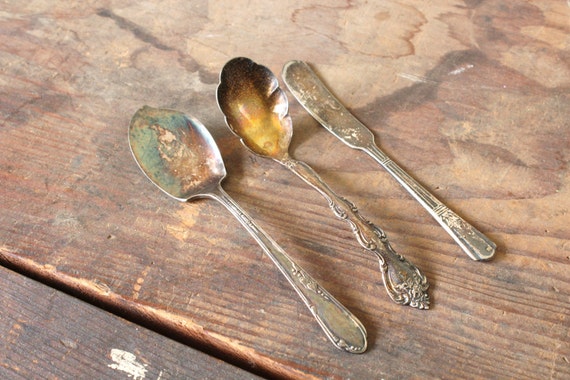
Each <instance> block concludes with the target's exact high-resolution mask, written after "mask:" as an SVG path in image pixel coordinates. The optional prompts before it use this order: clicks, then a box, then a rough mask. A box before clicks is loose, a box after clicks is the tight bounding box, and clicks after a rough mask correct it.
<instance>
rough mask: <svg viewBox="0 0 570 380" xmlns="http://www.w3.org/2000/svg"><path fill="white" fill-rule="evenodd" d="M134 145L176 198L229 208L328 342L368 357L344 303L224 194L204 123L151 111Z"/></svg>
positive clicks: (138, 126) (137, 127)
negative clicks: (200, 199)
mask: <svg viewBox="0 0 570 380" xmlns="http://www.w3.org/2000/svg"><path fill="white" fill-rule="evenodd" d="M129 143H130V146H131V151H132V152H133V155H134V157H135V160H136V162H137V163H138V165H139V166H140V168H141V169H142V171H143V172H144V173H145V174H146V176H147V177H148V178H149V179H150V180H151V181H152V182H153V183H154V184H155V185H156V186H158V187H159V188H160V189H161V190H162V191H164V192H165V193H166V194H168V195H170V196H171V197H173V198H175V199H177V200H179V201H182V202H186V201H189V200H192V199H196V198H210V199H214V200H216V201H218V202H220V203H221V204H223V205H224V206H225V207H226V208H227V209H228V210H229V211H230V212H231V213H232V215H234V216H235V217H236V218H237V219H238V220H239V221H240V223H241V224H242V225H243V226H244V227H245V229H246V230H247V231H248V232H249V233H250V234H251V236H253V237H254V239H255V240H256V241H257V243H258V244H259V245H260V246H261V248H263V251H264V252H265V253H266V254H267V256H269V258H270V259H271V261H273V263H274V264H275V265H276V266H277V268H278V269H279V270H280V271H281V273H282V274H283V275H284V276H285V278H286V279H287V281H289V283H290V284H291V286H292V287H293V289H295V291H296V292H297V293H298V294H299V296H300V297H301V299H302V300H303V302H304V303H305V305H306V306H307V307H308V308H309V310H310V311H311V313H312V314H313V316H314V317H315V319H316V320H317V322H318V323H319V325H320V326H321V328H322V329H323V331H324V332H325V334H326V335H327V337H328V338H329V339H330V341H331V342H332V343H333V344H334V345H335V346H336V347H338V348H340V349H342V350H345V351H348V352H350V353H362V352H364V351H366V345H367V341H366V330H365V328H364V326H363V325H362V323H360V321H359V320H358V319H357V318H356V317H355V316H354V315H353V314H352V313H351V312H350V311H348V310H347V309H346V308H345V307H344V306H343V305H342V304H341V303H340V302H339V301H337V300H336V299H335V298H334V297H333V296H332V295H331V294H330V293H328V292H327V291H326V290H325V289H324V288H323V287H322V286H321V285H320V284H318V283H317V282H316V281H315V280H314V279H313V278H312V277H311V276H310V275H309V274H308V273H307V272H305V271H304V270H303V269H302V268H301V267H300V266H299V265H298V264H296V263H295V262H294V261H293V260H292V259H291V258H290V257H289V256H288V255H287V254H286V253H285V251H284V250H283V249H282V248H281V247H280V246H279V245H278V244H277V243H276V242H275V241H274V240H273V239H272V238H271V237H269V235H267V233H265V232H264V231H263V230H262V229H261V228H260V227H259V226H257V224H256V223H255V222H254V221H253V220H252V219H251V218H250V217H249V216H248V215H247V214H246V212H245V211H244V210H242V209H241V208H240V207H239V206H238V204H237V203H236V202H235V201H234V200H233V199H232V198H230V196H229V195H228V194H227V193H226V192H225V191H224V190H223V189H222V187H221V185H220V183H221V181H222V180H223V179H224V177H225V176H226V169H225V166H224V162H223V161H222V157H221V154H220V151H219V150H218V147H217V145H216V143H215V141H214V139H213V138H212V136H211V135H210V133H209V132H208V130H207V129H206V127H204V125H202V124H201V123H200V122H199V121H198V120H196V119H193V118H191V117H189V116H186V115H184V114H182V113H180V112H176V111H172V110H167V109H156V108H151V107H148V106H145V107H143V108H141V109H140V110H138V111H137V112H136V113H135V115H134V116H133V118H132V120H131V124H130V126H129Z"/></svg>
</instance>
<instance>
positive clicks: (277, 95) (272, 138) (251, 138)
mask: <svg viewBox="0 0 570 380" xmlns="http://www.w3.org/2000/svg"><path fill="white" fill-rule="evenodd" d="M244 77H245V78H248V80H246V81H244V80H240V79H241V78H244ZM217 100H218V104H219V105H220V108H221V110H222V112H223V113H224V115H225V117H226V121H227V124H228V125H229V126H230V128H231V130H232V131H233V132H234V133H235V134H236V135H238V136H239V137H240V138H241V141H242V143H243V144H244V145H245V146H246V147H247V148H249V149H250V150H251V151H253V152H254V153H257V154H258V155H260V156H264V157H271V158H274V159H281V158H284V157H286V156H287V151H288V149H289V143H290V142H291V137H292V136H293V124H292V121H291V118H290V117H289V114H288V102H287V97H286V96H285V93H284V92H283V90H281V88H280V87H279V82H278V81H277V78H275V76H273V75H272V73H271V71H269V69H267V68H265V67H263V66H259V65H257V64H255V63H254V62H253V61H251V60H249V59H247V58H235V59H233V60H232V61H230V62H228V64H226V66H225V67H224V70H223V71H222V73H221V75H220V85H219V86H218V91H217Z"/></svg>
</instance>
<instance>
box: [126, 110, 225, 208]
mask: <svg viewBox="0 0 570 380" xmlns="http://www.w3.org/2000/svg"><path fill="white" fill-rule="evenodd" d="M129 144H130V146H131V151H132V152H133V155H134V157H135V160H136V162H137V163H138V165H139V167H140V168H141V169H142V171H143V172H144V173H145V174H146V176H147V177H148V178H149V179H150V180H151V181H152V182H153V183H154V184H155V185H156V186H158V187H159V188H160V189H161V190H163V191H164V192H165V193H167V194H168V195H170V196H171V197H173V198H176V199H178V200H180V201H187V200H189V199H191V198H192V197H196V196H200V195H204V194H207V193H209V192H211V191H212V189H215V188H216V187H217V186H218V185H219V184H220V182H221V181H222V180H223V179H224V177H225V176H226V168H225V166H224V162H223V160H222V155H221V154H220V151H219V149H218V147H217V145H216V143H215V141H214V140H213V138H212V136H211V135H210V133H209V132H208V131H207V129H206V127H205V126H204V125H203V124H202V123H200V122H199V121H198V120H196V119H194V118H192V117H189V116H186V115H184V114H183V113H180V112H176V111H172V110H167V109H156V108H151V107H148V106H145V107H143V108H141V109H140V110H138V111H137V112H136V113H135V115H134V116H133V119H132V121H131V125H130V128H129Z"/></svg>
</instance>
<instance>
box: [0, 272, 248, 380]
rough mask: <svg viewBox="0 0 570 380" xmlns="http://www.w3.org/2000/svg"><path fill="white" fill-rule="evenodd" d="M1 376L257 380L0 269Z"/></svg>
mask: <svg viewBox="0 0 570 380" xmlns="http://www.w3.org/2000/svg"><path fill="white" fill-rule="evenodd" d="M0 274H1V276H0V285H1V286H2V289H3V292H2V294H1V295H0V305H1V306H2V310H3V313H2V319H0V331H1V332H2V337H3V338H2V341H1V343H0V346H1V347H2V350H1V351H0V352H1V353H0V376H1V377H2V378H3V379H46V378H53V379H55V378H62V379H71V378H98V379H100V378H115V379H117V378H133V379H145V378H152V379H179V378H200V379H221V378H224V379H227V378H236V377H239V378H243V379H257V378H258V377H257V376H256V375H253V374H251V373H248V372H246V371H243V370H241V369H239V368H237V367H234V366H231V365H229V364H228V363H226V362H224V361H221V360H218V359H214V358H213V357H212V356H209V355H206V354H204V353H202V352H200V351H196V350H194V349H192V348H190V347H187V346H185V345H183V344H181V343H177V342H175V341H173V340H170V339H168V338H165V337H164V336H162V335H159V334H156V333H153V332H152V331H150V330H147V329H145V328H142V327H140V326H137V325H135V324H133V323H130V322H128V321H126V320H124V319H121V318H118V317H116V316H114V315H112V314H109V313H107V312H105V311H103V310H101V309H99V308H97V307H95V306H92V305H89V304H87V303H85V302H82V301H80V300H78V299H77V298H73V297H71V296H69V295H66V294H64V293H62V292H59V291H57V290H55V289H53V288H50V287H47V286H45V285H42V284H40V283H38V282H35V281H33V280H31V279H29V278H26V277H24V276H21V275H19V274H18V273H16V272H12V271H10V270H8V269H6V268H3V267H0Z"/></svg>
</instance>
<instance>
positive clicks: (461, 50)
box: [0, 0, 570, 379]
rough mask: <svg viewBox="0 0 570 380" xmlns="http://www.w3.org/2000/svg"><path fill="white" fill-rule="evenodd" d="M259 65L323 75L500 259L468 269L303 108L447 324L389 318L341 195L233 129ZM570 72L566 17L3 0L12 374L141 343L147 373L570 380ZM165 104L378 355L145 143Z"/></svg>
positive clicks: (399, 5)
mask: <svg viewBox="0 0 570 380" xmlns="http://www.w3.org/2000/svg"><path fill="white" fill-rule="evenodd" d="M235 56H247V57H249V58H252V59H253V60H255V61H257V62H259V63H261V64H264V65H266V66H268V67H270V68H271V69H272V70H274V71H275V72H276V73H280V71H281V67H282V65H283V64H284V63H285V62H287V61H288V60H291V59H303V60H306V61H308V62H309V63H311V64H312V66H313V67H314V68H315V69H316V71H318V73H319V74H320V76H321V77H322V79H323V80H324V81H325V82H326V83H328V84H329V86H330V87H331V89H332V90H333V91H334V92H335V93H336V94H337V95H338V96H339V97H340V98H341V100H342V101H343V102H344V104H345V105H346V106H347V107H348V108H350V109H351V110H352V111H353V112H354V113H355V114H356V115H357V117H358V118H359V119H360V120H361V121H363V122H364V123H365V124H367V125H368V126H369V127H370V128H371V129H372V130H373V132H374V133H375V135H376V137H377V141H378V143H379V145H380V146H381V147H382V148H383V149H384V150H385V151H386V152H387V153H388V154H389V155H391V156H392V157H393V158H394V160H395V161H397V162H398V163H399V164H400V165H401V166H403V167H404V168H406V169H407V170H408V171H409V172H410V173H412V174H413V176H414V177H416V178H417V179H418V180H420V181H421V182H423V183H424V184H425V185H426V187H428V188H429V189H431V190H432V191H433V192H434V194H436V195H437V196H438V197H439V198H440V199H441V200H443V201H444V202H445V203H446V204H448V205H449V206H450V207H451V208H452V209H454V210H455V211H457V212H458V213H459V214H461V215H462V216H463V217H465V218H466V219H467V220H469V221H471V222H472V223H473V224H474V225H475V226H477V227H478V228H479V229H480V230H482V231H483V232H485V233H486V234H488V236H490V237H491V238H492V239H493V240H494V241H495V242H496V243H497V245H498V247H499V248H498V253H497V255H496V257H495V259H494V260H492V261H490V262H487V263H476V262H473V261H471V260H470V259H468V258H467V256H466V255H464V254H463V253H462V252H461V250H460V249H459V247H458V246H457V245H455V244H454V242H453V241H452V240H451V238H450V237H449V236H448V235H447V234H446V233H445V232H444V231H443V230H442V229H441V228H440V227H439V225H438V224H437V223H436V222H435V221H434V220H433V219H431V217H430V216H429V215H428V214H427V212H426V211H424V210H423V209H422V208H421V207H420V206H419V204H417V203H416V202H415V201H414V200H412V198H411V197H410V196H409V195H408V194H407V193H406V192H405V191H404V190H403V189H401V188H400V187H398V185H397V184H396V183H395V182H394V181H393V180H392V179H391V178H390V177H389V175H388V174H387V173H386V172H384V171H382V170H381V169H380V167H379V166H378V165H377V164H375V163H374V162H373V161H372V160H371V159H370V158H368V157H367V156H366V155H364V154H363V153H359V152H356V151H353V150H350V149H349V148H348V147H346V146H344V145H343V144H342V143H340V142H339V141H338V140H336V139H335V138H334V137H333V136H332V135H330V134H328V133H327V132H326V131H325V130H324V129H323V128H321V127H320V126H318V124H317V123H316V122H315V121H314V120H312V119H311V118H310V117H309V116H308V115H307V114H306V113H305V112H304V111H303V110H302V108H301V107H300V106H299V105H298V104H297V103H296V102H295V101H294V99H292V97H290V103H291V105H290V113H291V115H292V117H293V121H294V128H295V129H294V139H293V144H292V146H291V153H292V155H293V156H294V157H295V158H298V159H302V160H305V161H306V162H308V163H309V164H310V165H312V166H313V167H314V168H315V169H316V170H317V171H318V172H319V173H320V174H321V176H322V177H323V178H324V179H325V180H326V181H327V182H328V183H329V184H330V185H331V187H333V188H334V189H335V190H336V191H337V192H339V193H340V194H341V195H343V196H345V197H347V198H348V199H350V200H352V201H353V202H354V203H356V205H358V207H359V209H360V211H361V212H362V214H363V215H365V216H366V217H367V218H368V219H371V220H372V221H373V222H375V223H376V224H377V225H379V226H381V227H382V228H383V229H384V230H385V231H386V232H387V234H388V236H389V238H390V240H391V242H392V244H393V246H394V248H395V249H396V250H397V251H398V252H400V253H402V254H404V255H406V256H407V257H408V258H409V259H410V260H412V261H413V262H414V263H416V264H417V265H418V266H419V267H421V269H422V270H423V271H424V272H425V273H426V274H427V276H428V277H429V280H430V282H431V288H430V295H431V298H432V307H431V309H430V310H429V311H418V310H415V309H411V308H408V307H401V306H398V305H395V304H393V303H391V302H390V301H389V300H388V298H387V295H386V294H385V292H384V290H383V288H382V284H381V278H380V276H379V271H378V269H377V262H376V260H375V259H374V258H372V257H371V256H369V255H368V254H366V253H365V252H363V251H362V249H361V248H360V247H359V246H358V244H357V243H356V241H355V240H354V239H353V237H352V235H351V232H350V231H349V228H348V226H347V225H346V224H344V223H343V222H341V221H337V220H336V219H334V218H333V216H332V214H331V212H330V210H329V209H328V206H327V204H326V202H325V201H324V200H323V199H321V198H320V196H319V195H318V194H317V193H316V192H314V191H313V190H311V189H309V188H308V187H307V186H306V185H305V184H304V183H302V182H301V181H300V180H298V179H297V178H296V177H294V176H293V175H292V174H291V173H290V172H288V171H287V170H286V169H285V168H282V167H280V166H279V165H277V164H275V163H274V162H272V161H269V160H265V159H262V158H258V157H256V156H253V155H252V154H250V153H249V152H247V151H246V150H245V149H244V148H243V147H242V146H241V145H240V144H239V142H238V140H237V139H236V138H235V137H234V136H233V135H232V134H231V133H230V132H229V130H228V129H227V128H226V127H225V125H224V121H223V117H222V115H221V113H220V111H219V110H218V108H217V105H216V100H215V88H216V86H217V82H218V73H219V71H220V70H221V68H222V66H223V65H224V63H225V62H226V61H228V60H229V59H231V58H233V57H235ZM569 62H570V6H569V4H568V2H566V1H562V0H560V1H557V0H542V1H532V2H528V1H516V2H514V1H513V2H504V1H448V0H446V1H433V2H426V1H418V0H406V1H399V2H396V1H382V2H380V1H346V0H345V1H319V0H310V1H305V2H296V1H280V2H262V1H233V2H222V1H220V2H214V1H206V0H203V1H180V0H168V1H160V2H158V1H149V2H140V1H100V2H95V1H84V2H75V3H74V2H65V1H44V0H39V1H34V2H24V3H22V2H20V1H4V2H2V4H1V5H0V152H1V153H0V262H1V263H2V264H3V265H4V266H5V267H6V268H3V269H2V270H1V271H0V283H1V284H2V292H1V296H0V307H1V309H0V332H1V334H0V335H1V336H2V338H1V341H0V342H1V343H0V348H1V349H0V375H1V376H0V377H3V378H18V377H21V378H34V377H36V378H74V377H76V376H77V375H81V374H83V375H84V376H89V374H101V376H109V377H116V378H126V376H127V372H124V371H123V372H122V371H119V370H115V369H113V368H112V367H109V365H110V364H111V363H113V361H112V358H111V356H110V352H111V350H112V349H113V348H118V349H123V350H125V351H128V352H130V353H133V354H134V355H136V360H138V361H139V362H141V363H144V364H146V367H145V368H146V369H147V372H146V378H158V377H159V376H160V378H161V379H167V378H192V377H199V378H224V377H230V376H232V375H230V374H234V375H235V376H236V377H240V378H243V377H248V376H249V377H254V375H253V374H260V375H262V376H272V377H276V376H280V377H287V378H304V379H307V378H351V379H372V378H376V379H379V378H385V379H397V378H442V379H452V378H485V379H486V378H513V379H527V378H528V379H547V378H552V379H564V378H568V377H569V376H570V343H569V341H570V336H569V331H570V320H569V314H570V280H569V277H570V276H569V274H570V270H569V269H570V241H569V239H570V232H569V228H568V225H569V222H570V217H569V214H568V213H569V208H570V178H569V169H568V160H569V152H570V149H569V147H570V141H569V140H570V138H569V136H570V121H569V120H570V107H569V106H570V63H569ZM145 104H148V105H151V106H155V107H168V108H174V109H177V110H180V111H184V112H186V113H189V114H192V115H194V116H196V117H197V118H198V119H200V120H201V121H202V122H203V123H204V124H205V125H206V126H208V127H209V128H210V130H211V131H212V133H213V135H214V137H215V139H216V140H217V142H218V144H219V146H220V149H221V151H222V154H223V155H224V158H225V162H226V166H227V169H228V178H227V179H226V180H225V181H224V184H223V185H224V188H225V189H226V190H227V192H228V193H230V194H231V195H232V196H233V197H234V198H235V199H236V200H237V201H238V202H239V203H240V204H241V205H242V206H243V207H244V208H245V209H246V210H247V211H248V212H249V213H250V214H251V215H252V216H254V217H255V218H256V219H257V220H258V222H259V223H260V225H262V226H263V228H264V229H266V230H267V231H268V232H269V233H270V234H271V235H272V236H273V237H274V238H275V240H277V241H278V242H279V243H280V244H281V245H282V246H283V247H284V248H285V249H286V250H287V252H288V253H289V254H290V255H291V256H293V257H294V258H295V259H296V260H297V261H298V262H299V263H300V264H301V265H303V266H304V267H305V268H306V269H307V270H308V271H309V272H310V273H311V274H313V276H314V277H315V278H317V279H318V280H319V281H320V282H322V284H323V285H324V286H325V287H326V288H327V289H328V290H329V291H331V292H332V293H333V294H335V295H336V296H337V298H338V299H339V300H340V301H341V302H343V303H344V304H345V305H346V306H347V307H349V308H350V309H351V310H352V311H353V312H354V313H355V314H356V315H357V317H358V318H360V320H361V321H362V322H363V323H364V324H365V326H366V327H367V330H368V334H369V340H370V341H369V349H368V351H367V352H366V353H365V354H363V355H357V356H355V355H350V354H346V353H343V352H341V351H338V350H336V349H335V348H334V347H333V346H332V345H331V344H329V343H328V341H327V340H326V338H325V336H324V335H323V334H322V332H321V330H320V328H319V327H318V326H317V324H316V323H315V321H314V320H313V319H312V317H311V316H310V314H309V313H308V311H307V310H306V309H305V307H304V305H303V304H302V303H301V302H300V301H299V300H298V298H297V297H296V295H295V294H294V292H293V291H292V290H291V288H290V287H289V285H288V284H287V283H286V281H285V280H284V279H283V278H281V277H280V275H279V274H278V272H277V270H276V269H275V268H274V267H273V266H272V264H271V263H270V261H269V260H268V259H267V258H266V257H265V256H264V255H263V254H262V251H261V249H260V248H259V247H258V246H257V245H256V244H255V242H254V241H253V239H252V238H251V237H250V236H249V235H247V233H246V232H245V230H244V229H243V228H241V226H240V225H239V224H238V222H237V221H235V220H234V219H232V217H231V216H230V214H229V213H228V212H227V211H226V210H224V209H223V207H222V206H221V205H219V204H216V203H214V202H211V201H198V202H195V203H191V204H187V205H185V204H181V203H177V202H175V201H173V200H171V199H170V198H168V197H167V196H165V195H164V194H163V193H162V192H160V191H158V189H157V188H155V187H154V186H153V185H152V184H150V182H148V180H147V179H146V178H145V177H144V176H143V175H142V173H141V172H140V170H139V169H138V167H137V166H136V164H135V162H134V160H133V159H132V157H131V153H130V151H129V147H128V143H127V126H128V123H129V120H130V117H131V116H132V115H133V113H134V112H135V111H136V110H137V109H138V108H139V107H141V106H143V105H145ZM37 280H39V281H40V282H43V283H44V284H45V285H42V284H38V283H37V282H35V281H37ZM46 285H47V286H46ZM61 291H64V292H65V293H67V294H69V295H71V296H73V297H70V296H69V295H67V294H63V293H61ZM80 299H82V300H83V301H82V300H80ZM84 301H87V302H88V303H91V304H92V305H89V304H86V303H84ZM109 312H110V313H109ZM121 317H123V318H127V319H129V320H131V321H133V322H135V324H132V323H131V322H127V321H126V320H124V319H122V318H121ZM147 328H149V329H150V330H147ZM109 331H111V332H112V333H109ZM174 340H175V341H174ZM201 351H202V352H201ZM203 352H204V353H205V354H204V353H203ZM212 357H215V358H218V359H214V358H212ZM220 359H221V360H220ZM70 363H71V364H70ZM73 363H80V364H79V365H75V364H73ZM227 363H229V364H227ZM72 364H73V365H72ZM234 365H237V366H239V367H241V368H243V369H244V370H245V371H247V372H243V371H242V370H238V369H237V367H234ZM235 371H242V372H235ZM248 372H250V373H251V374H248Z"/></svg>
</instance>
